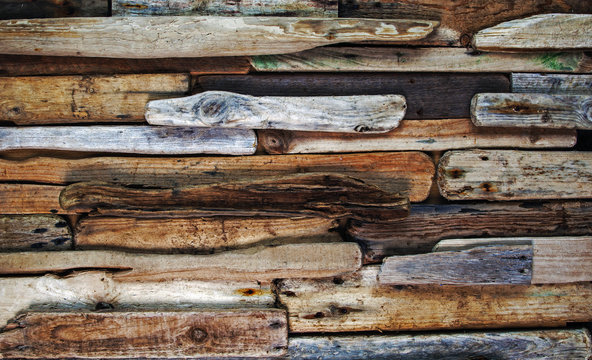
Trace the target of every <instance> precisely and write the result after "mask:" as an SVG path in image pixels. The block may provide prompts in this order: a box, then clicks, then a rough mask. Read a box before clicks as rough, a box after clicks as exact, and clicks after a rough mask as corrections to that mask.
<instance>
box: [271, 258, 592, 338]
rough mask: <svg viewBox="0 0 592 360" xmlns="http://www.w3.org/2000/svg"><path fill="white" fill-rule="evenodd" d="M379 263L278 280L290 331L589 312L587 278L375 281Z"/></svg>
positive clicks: (496, 322)
mask: <svg viewBox="0 0 592 360" xmlns="http://www.w3.org/2000/svg"><path fill="white" fill-rule="evenodd" d="M378 272H379V267H378V266H368V267H363V268H362V269H361V270H359V271H357V272H355V273H353V274H351V275H346V276H340V277H337V278H335V277H333V278H326V279H286V280H281V281H279V282H278V283H277V285H276V286H277V290H278V293H279V303H280V304H281V305H282V306H284V307H285V309H286V310H287V311H288V317H289V318H288V323H289V326H290V332H294V333H302V332H344V331H387V330H388V331H401V330H413V331H419V330H437V329H447V330H453V329H485V328H510V327H549V326H565V325H566V323H568V322H587V321H590V319H592V312H590V296H592V284H590V283H588V282H584V283H574V284H560V285H538V286H535V285H498V286H480V285H476V286H458V285H414V286H404V285H403V286H396V287H395V286H380V285H379V284H378V280H377V275H378Z"/></svg>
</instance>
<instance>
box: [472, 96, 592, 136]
mask: <svg viewBox="0 0 592 360" xmlns="http://www.w3.org/2000/svg"><path fill="white" fill-rule="evenodd" d="M471 117H472V119H473V122H474V123H475V125H478V126H489V127H498V126H501V127H539V128H555V129H592V95H557V94H477V95H475V97H473V100H472V102H471Z"/></svg>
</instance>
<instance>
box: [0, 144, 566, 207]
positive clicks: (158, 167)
mask: <svg viewBox="0 0 592 360" xmlns="http://www.w3.org/2000/svg"><path fill="white" fill-rule="evenodd" d="M572 141H573V139H572V138H570V139H569V142H572ZM0 168H2V169H3V171H0V181H3V182H12V181H28V182H34V183H45V184H61V185H68V184H71V183H75V182H81V181H108V182H113V183H119V184H126V185H145V186H154V187H178V186H185V185H208V184H217V183H225V182H231V181H256V180H262V179H266V178H269V177H270V176H289V175H291V174H296V173H338V174H341V175H344V176H351V177H354V178H357V179H361V180H363V181H365V182H366V183H368V184H372V185H375V186H378V187H380V188H381V189H383V190H384V191H387V192H391V193H398V194H401V195H403V196H406V197H409V199H410V200H411V201H415V202H417V201H423V200H425V199H426V198H427V196H428V194H429V189H430V187H431V185H432V179H433V176H434V172H435V167H434V164H433V162H432V160H431V158H430V157H428V156H427V155H425V154H423V153H419V152H390V153H367V154H339V155H291V156H273V155H272V156H266V155H261V156H244V157H181V158H169V157H166V158H163V157H159V158H155V157H152V158H145V157H144V158H140V157H92V158H85V159H58V158H47V157H38V158H31V159H28V160H22V161H9V160H2V159H0Z"/></svg>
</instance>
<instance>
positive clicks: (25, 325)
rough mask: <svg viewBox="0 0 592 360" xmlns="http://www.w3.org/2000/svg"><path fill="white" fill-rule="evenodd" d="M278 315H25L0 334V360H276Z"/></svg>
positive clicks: (280, 340) (282, 342) (280, 350)
mask: <svg viewBox="0 0 592 360" xmlns="http://www.w3.org/2000/svg"><path fill="white" fill-rule="evenodd" d="M287 347H288V333H287V325H286V313H285V311H284V310H279V309H260V310H246V309H243V310H210V311H208V310H201V311H162V310H161V311H134V312H129V311H125V312H120V311H116V312H84V313H81V312H28V313H25V314H23V315H21V316H19V317H17V318H16V319H14V321H13V322H11V323H9V324H8V326H7V327H5V328H4V329H3V330H2V331H1V332H0V350H1V352H2V355H1V356H2V358H13V357H18V358H21V359H32V358H33V359H34V358H39V357H43V358H49V359H63V358H65V357H101V358H121V357H127V356H129V355H130V354H133V356H134V357H135V356H139V357H175V358H194V357H196V356H200V357H201V356H241V357H261V356H281V355H284V354H285V353H286V349H287Z"/></svg>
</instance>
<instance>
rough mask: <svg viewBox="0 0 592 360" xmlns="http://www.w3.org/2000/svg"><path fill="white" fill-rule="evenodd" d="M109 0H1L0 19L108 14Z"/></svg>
mask: <svg viewBox="0 0 592 360" xmlns="http://www.w3.org/2000/svg"><path fill="white" fill-rule="evenodd" d="M108 15H109V2H108V1H106V0H69V1H68V2H60V1H52V0H36V1H22V0H2V1H0V19H2V20H4V19H32V18H56V17H71V16H108Z"/></svg>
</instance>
